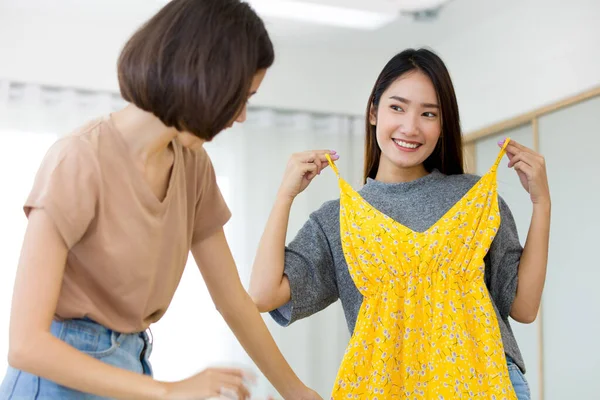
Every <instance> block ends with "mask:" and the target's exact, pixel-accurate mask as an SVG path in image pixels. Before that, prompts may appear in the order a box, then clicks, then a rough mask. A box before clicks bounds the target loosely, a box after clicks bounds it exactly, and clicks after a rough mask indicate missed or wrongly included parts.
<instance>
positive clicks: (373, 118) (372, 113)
mask: <svg viewBox="0 0 600 400" xmlns="http://www.w3.org/2000/svg"><path fill="white" fill-rule="evenodd" d="M369 123H370V124H371V125H373V126H375V125H377V109H376V108H375V106H374V105H373V104H371V107H370V108H369Z"/></svg>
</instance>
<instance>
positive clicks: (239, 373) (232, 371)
mask: <svg viewBox="0 0 600 400" xmlns="http://www.w3.org/2000/svg"><path fill="white" fill-rule="evenodd" d="M211 369H212V370H213V371H214V372H216V373H219V374H227V375H232V376H239V377H240V378H246V379H249V380H252V381H254V380H256V375H254V374H253V373H252V372H250V371H245V370H243V369H239V368H211Z"/></svg>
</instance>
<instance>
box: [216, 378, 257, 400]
mask: <svg viewBox="0 0 600 400" xmlns="http://www.w3.org/2000/svg"><path fill="white" fill-rule="evenodd" d="M219 380H220V382H221V394H222V395H226V396H232V395H233V396H232V398H236V397H235V396H237V398H238V399H247V398H248V397H250V391H249V390H248V388H247V387H246V385H245V384H244V380H243V378H242V377H240V376H236V375H229V374H222V375H221V376H220V377H219Z"/></svg>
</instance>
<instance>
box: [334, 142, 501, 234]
mask: <svg viewBox="0 0 600 400" xmlns="http://www.w3.org/2000/svg"><path fill="white" fill-rule="evenodd" d="M509 142H510V139H509V138H507V139H506V140H505V141H504V144H503V146H502V149H501V150H500V154H499V155H498V157H497V158H496V161H495V162H494V164H492V167H491V168H490V169H489V170H488V171H487V172H486V173H485V174H484V175H483V176H482V177H480V178H479V179H478V180H477V182H476V183H475V184H474V185H473V187H471V189H469V190H468V191H467V192H466V193H465V194H464V195H463V196H462V197H461V198H460V199H459V200H458V201H457V202H456V203H454V205H452V207H450V209H449V210H448V211H446V212H445V213H444V214H443V215H442V216H441V217H440V218H439V219H438V220H437V221H435V222H434V223H433V224H432V225H431V226H430V227H429V228H427V229H426V230H425V231H422V232H421V231H415V230H413V229H410V228H409V227H407V226H406V225H404V224H402V223H400V222H399V221H396V220H395V219H393V218H392V217H390V216H389V215H387V214H385V213H383V212H381V211H379V210H378V209H377V208H375V207H373V206H372V205H371V204H370V203H369V202H368V201H367V200H365V198H364V197H362V196H361V195H360V193H358V192H357V191H356V190H354V188H353V187H352V186H351V185H350V184H349V183H348V182H346V181H345V180H344V179H343V178H342V177H341V176H340V173H339V171H338V169H337V167H336V165H335V163H334V162H333V161H332V160H331V158H330V157H329V154H326V155H325V156H326V157H327V161H328V162H329V165H330V166H331V168H332V169H333V172H334V173H335V174H336V176H337V177H338V180H339V181H340V187H343V188H345V189H346V190H347V191H348V192H349V193H348V194H346V193H344V194H345V195H350V194H351V195H352V196H353V197H354V196H355V197H356V198H357V199H359V201H360V202H361V203H362V204H363V205H364V207H365V208H366V209H368V210H370V211H372V212H373V213H374V214H375V215H377V216H378V217H380V218H383V219H384V220H386V221H390V222H391V224H392V225H393V226H394V227H395V228H396V229H397V230H398V231H404V232H406V233H408V234H412V235H414V236H427V235H429V234H430V233H433V232H435V231H436V230H437V228H438V227H439V225H441V224H442V223H443V222H445V221H446V220H448V219H449V218H451V217H453V216H454V215H456V214H457V212H458V210H457V209H458V208H459V207H460V206H461V205H462V204H463V203H464V201H465V200H466V199H468V198H470V197H472V195H473V193H475V192H476V191H477V190H478V189H479V187H480V186H481V183H482V182H483V181H484V179H490V178H495V175H496V172H497V169H498V165H499V164H500V161H501V160H502V157H504V154H505V153H506V146H507V145H508V143H509ZM342 192H344V190H342ZM341 203H342V199H340V205H341ZM469 205H470V204H469Z"/></svg>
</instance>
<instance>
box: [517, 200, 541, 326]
mask: <svg viewBox="0 0 600 400" xmlns="http://www.w3.org/2000/svg"><path fill="white" fill-rule="evenodd" d="M549 240H550V205H549V204H534V207H533V215H532V217H531V225H530V226H529V232H528V234H527V240H526V242H525V247H524V248H523V254H522V255H521V261H520V263H519V273H518V284H517V294H516V296H515V300H514V302H513V305H512V308H511V310H510V316H511V317H512V318H514V319H515V320H516V321H519V322H522V323H531V322H533V321H535V319H536V317H537V314H538V311H539V309H540V303H541V301H542V292H543V290H544V283H545V281H546V267H547V265H548V242H549Z"/></svg>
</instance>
